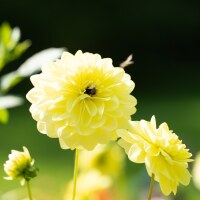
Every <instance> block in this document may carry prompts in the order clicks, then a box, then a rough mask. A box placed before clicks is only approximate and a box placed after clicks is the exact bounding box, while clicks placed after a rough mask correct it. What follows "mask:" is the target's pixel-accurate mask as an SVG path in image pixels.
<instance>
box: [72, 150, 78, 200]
mask: <svg viewBox="0 0 200 200" xmlns="http://www.w3.org/2000/svg"><path fill="white" fill-rule="evenodd" d="M78 155H79V150H78V149H76V155H75V163H74V186H73V196H72V200H75V197H76V182H77V176H78Z"/></svg>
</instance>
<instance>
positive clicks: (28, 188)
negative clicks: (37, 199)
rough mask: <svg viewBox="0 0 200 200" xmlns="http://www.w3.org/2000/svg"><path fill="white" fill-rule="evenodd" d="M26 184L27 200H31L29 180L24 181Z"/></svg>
mask: <svg viewBox="0 0 200 200" xmlns="http://www.w3.org/2000/svg"><path fill="white" fill-rule="evenodd" d="M26 185H27V190H28V196H29V200H33V198H32V194H31V187H30V183H29V181H26Z"/></svg>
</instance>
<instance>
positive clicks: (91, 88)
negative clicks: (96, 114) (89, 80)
mask: <svg viewBox="0 0 200 200" xmlns="http://www.w3.org/2000/svg"><path fill="white" fill-rule="evenodd" d="M96 92H97V90H96V88H95V86H88V87H87V88H86V89H85V92H84V93H85V94H88V95H90V96H92V95H95V94H96Z"/></svg>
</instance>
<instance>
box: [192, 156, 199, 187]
mask: <svg viewBox="0 0 200 200" xmlns="http://www.w3.org/2000/svg"><path fill="white" fill-rule="evenodd" d="M194 160H195V162H194V165H193V169H192V179H193V182H194V185H195V186H196V188H197V189H199V190H200V152H199V153H198V154H197V155H196V156H195V159H194Z"/></svg>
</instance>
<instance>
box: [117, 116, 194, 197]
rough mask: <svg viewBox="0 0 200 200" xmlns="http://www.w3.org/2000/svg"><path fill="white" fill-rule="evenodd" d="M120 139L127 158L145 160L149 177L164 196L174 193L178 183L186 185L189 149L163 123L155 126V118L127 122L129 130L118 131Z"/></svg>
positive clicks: (187, 181) (188, 177)
mask: <svg viewBox="0 0 200 200" xmlns="http://www.w3.org/2000/svg"><path fill="white" fill-rule="evenodd" d="M117 132H118V135H119V136H120V137H121V139H120V140H119V144H120V146H122V147H123V148H124V149H125V151H126V153H127V154H128V157H129V159H130V160H131V161H132V162H136V163H145V165H146V169H147V172H148V174H149V176H152V174H154V175H155V180H156V181H158V182H159V184H160V188H161V190H162V192H163V194H165V195H169V194H170V193H171V192H173V193H174V194H176V192H177V186H178V185H179V183H181V184H183V185H188V184H189V182H190V177H191V175H190V173H189V171H188V169H187V168H188V162H190V161H192V160H191V159H190V157H191V156H192V154H191V153H189V150H188V149H186V146H185V144H183V143H182V141H181V140H179V138H178V136H177V135H176V134H175V133H173V132H172V131H171V130H169V128H168V125H167V124H166V123H162V124H161V125H160V126H159V127H158V128H156V120H155V117H154V116H153V117H152V118H151V121H150V122H148V121H145V120H141V121H130V125H129V128H128V130H118V131H117Z"/></svg>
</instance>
